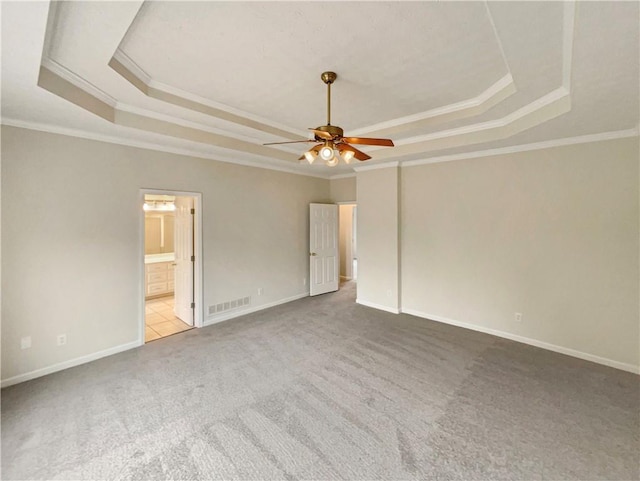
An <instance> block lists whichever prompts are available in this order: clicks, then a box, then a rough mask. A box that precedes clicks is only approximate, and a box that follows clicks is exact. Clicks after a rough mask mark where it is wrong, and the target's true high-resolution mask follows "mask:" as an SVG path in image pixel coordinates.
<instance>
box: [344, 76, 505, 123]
mask: <svg viewBox="0 0 640 481" xmlns="http://www.w3.org/2000/svg"><path fill="white" fill-rule="evenodd" d="M516 91H517V89H516V87H515V84H514V82H513V77H512V76H511V73H508V74H506V75H505V76H504V77H502V78H501V79H500V80H498V81H497V82H496V83H494V84H493V85H491V86H490V87H489V88H487V89H486V90H485V91H484V92H482V93H480V94H479V95H477V96H475V97H473V98H470V99H467V100H463V101H461V102H457V103H454V104H449V105H445V106H442V107H438V108H435V109H431V110H427V111H425V112H420V113H417V114H413V115H407V116H405V117H399V118H397V119H392V120H388V121H385V122H380V123H377V124H373V125H369V126H367V127H363V128H360V129H355V130H354V131H352V132H351V135H354V136H358V135H374V134H375V135H390V134H393V133H398V132H401V131H403V130H409V129H418V128H420V127H425V126H426V125H425V124H428V125H432V124H433V123H435V122H438V121H440V122H444V121H449V120H454V119H458V118H464V117H470V116H473V115H478V114H480V113H482V112H484V111H486V110H488V109H489V108H491V107H493V106H494V105H496V104H497V103H499V102H501V101H502V100H504V99H505V98H507V97H509V96H510V95H512V94H514V93H515V92H516Z"/></svg>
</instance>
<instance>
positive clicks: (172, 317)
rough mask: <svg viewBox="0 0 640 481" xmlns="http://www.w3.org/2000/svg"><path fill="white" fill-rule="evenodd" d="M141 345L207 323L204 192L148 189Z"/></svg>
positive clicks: (145, 193) (144, 215)
mask: <svg viewBox="0 0 640 481" xmlns="http://www.w3.org/2000/svg"><path fill="white" fill-rule="evenodd" d="M141 195H142V209H141V211H142V225H143V229H142V232H143V235H142V238H143V249H142V250H143V255H142V258H143V262H142V264H143V283H142V286H143V289H142V291H143V295H142V305H143V307H144V309H143V312H142V316H141V317H142V322H141V332H140V338H141V340H142V341H141V343H146V342H151V341H155V340H157V339H161V338H163V337H167V336H171V335H174V334H178V333H180V332H184V331H188V330H190V329H193V328H194V327H200V326H201V325H202V302H201V297H202V296H201V294H200V293H201V286H202V267H201V266H202V263H201V257H202V256H201V255H200V253H201V232H202V229H201V218H202V217H201V215H200V212H199V211H200V205H201V196H200V194H197V193H188V192H173V191H172V192H170V191H151V190H144V191H142V193H141Z"/></svg>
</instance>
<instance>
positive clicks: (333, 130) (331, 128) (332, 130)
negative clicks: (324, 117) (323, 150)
mask: <svg viewBox="0 0 640 481" xmlns="http://www.w3.org/2000/svg"><path fill="white" fill-rule="evenodd" d="M316 130H321V131H322V132H327V133H328V134H331V136H332V137H333V138H334V139H335V138H336V137H337V138H342V137H343V136H344V131H343V130H342V129H341V128H340V127H337V126H335V125H321V126H320V127H316ZM315 138H316V140H317V141H318V142H324V141H325V140H327V139H324V138H322V137H318V136H317V135H316V136H315Z"/></svg>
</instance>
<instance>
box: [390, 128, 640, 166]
mask: <svg viewBox="0 0 640 481" xmlns="http://www.w3.org/2000/svg"><path fill="white" fill-rule="evenodd" d="M638 135H639V130H638V126H635V127H634V128H632V129H627V130H616V131H613V132H601V133H598V134H589V135H580V136H578V137H566V138H562V139H554V140H545V141H542V142H533V143H531V144H519V145H512V146H508V147H499V148H496V149H487V150H478V151H475V152H464V153H461V154H451V155H441V156H438V157H430V158H427V159H419V160H405V161H403V162H402V164H401V165H402V167H413V166H416V165H423V164H436V163H438V162H450V161H452V160H463V159H476V158H479V157H491V156H494V155H505V154H515V153H518V152H528V151H530V150H541V149H550V148H553V147H564V146H566V145H577V144H587V143H590V142H603V141H606V140H615V139H624V138H628V137H638Z"/></svg>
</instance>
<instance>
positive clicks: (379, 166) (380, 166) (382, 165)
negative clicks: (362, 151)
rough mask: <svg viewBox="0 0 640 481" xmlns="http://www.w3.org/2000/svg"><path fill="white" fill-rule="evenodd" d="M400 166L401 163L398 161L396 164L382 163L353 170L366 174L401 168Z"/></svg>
mask: <svg viewBox="0 0 640 481" xmlns="http://www.w3.org/2000/svg"><path fill="white" fill-rule="evenodd" d="M399 166H400V162H399V161H397V160H396V161H395V162H381V163H378V164H369V165H362V166H358V167H354V168H353V170H355V171H356V172H365V171H367V170H378V169H390V168H392V167H399Z"/></svg>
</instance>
